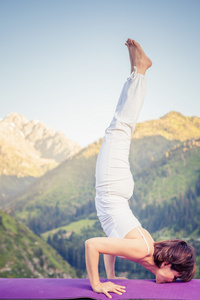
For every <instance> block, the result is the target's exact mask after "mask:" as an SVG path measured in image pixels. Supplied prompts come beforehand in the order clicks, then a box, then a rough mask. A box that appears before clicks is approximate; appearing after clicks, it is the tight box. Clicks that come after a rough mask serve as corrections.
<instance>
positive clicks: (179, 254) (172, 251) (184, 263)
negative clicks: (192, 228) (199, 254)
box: [153, 240, 196, 281]
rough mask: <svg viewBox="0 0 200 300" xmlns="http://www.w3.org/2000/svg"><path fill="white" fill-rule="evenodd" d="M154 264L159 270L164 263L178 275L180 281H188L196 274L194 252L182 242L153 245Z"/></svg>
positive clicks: (165, 242)
mask: <svg viewBox="0 0 200 300" xmlns="http://www.w3.org/2000/svg"><path fill="white" fill-rule="evenodd" d="M153 256H154V262H155V264H156V265H157V266H158V268H160V266H161V264H162V263H163V262H164V261H165V262H168V263H170V264H171V265H172V266H171V269H172V270H175V271H177V272H179V273H180V275H181V276H180V279H181V280H183V281H190V280H191V279H192V278H193V277H194V275H195V272H196V251H195V249H194V247H192V246H191V245H188V244H187V243H186V242H185V241H182V240H168V241H161V242H155V243H154V254H153Z"/></svg>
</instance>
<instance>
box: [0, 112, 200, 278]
mask: <svg viewBox="0 0 200 300" xmlns="http://www.w3.org/2000/svg"><path fill="white" fill-rule="evenodd" d="M161 119H162V120H160V119H159V120H153V121H151V122H150V123H149V122H145V123H142V124H138V125H139V126H138V127H136V132H135V134H134V136H133V139H132V142H131V148H130V166H131V171H132V173H133V178H134V181H135V187H134V195H133V197H132V198H131V199H130V206H131V208H132V209H133V211H134V214H135V215H136V216H137V217H138V218H139V220H140V222H141V223H142V225H143V226H144V227H145V228H147V229H148V230H149V231H150V232H151V233H152V234H153V237H154V238H155V239H156V240H160V239H169V238H176V237H177V238H178V237H180V238H184V239H185V238H186V239H188V240H189V241H190V242H191V243H192V244H193V245H195V246H196V248H197V253H198V255H200V253H199V242H200V241H199V233H200V222H199V214H200V175H199V174H200V130H199V128H200V125H199V124H200V122H199V118H196V117H194V118H188V117H184V116H182V115H180V114H178V113H175V112H171V113H170V114H168V115H166V116H164V117H163V118H161ZM183 122H185V124H184V128H185V129H184V130H185V135H184V137H183V136H182V135H183V132H182V128H180V126H182V123H183ZM138 128H139V129H138ZM149 128H152V132H153V133H152V134H149V135H148V132H149V131H148V130H149ZM188 136H189V137H190V138H189V139H188ZM173 137H174V138H173ZM184 138H185V139H184ZM101 143H102V139H100V140H99V141H97V142H95V143H93V144H91V145H89V146H88V147H86V148H85V149H82V150H81V151H80V152H79V153H77V154H76V155H74V156H72V157H70V158H69V159H67V160H66V161H65V162H63V163H62V164H60V165H59V166H58V167H56V168H55V169H53V170H50V171H48V172H47V173H46V174H44V175H43V176H42V177H40V178H38V179H36V180H35V181H34V182H33V183H32V184H31V185H30V186H29V187H27V188H25V189H24V190H23V192H21V193H20V194H18V196H17V197H10V198H9V199H8V201H7V203H5V204H4V210H6V211H7V212H9V214H10V215H12V216H14V217H15V218H17V219H19V220H21V221H22V222H24V223H25V224H26V225H27V226H28V227H29V228H30V229H31V230H32V231H33V232H34V233H36V234H37V235H41V236H42V238H43V239H44V240H45V241H47V242H48V243H49V244H50V245H51V246H52V247H54V248H55V249H56V250H57V251H58V252H59V253H60V255H61V256H63V258H64V259H65V260H66V261H67V262H69V264H70V265H71V266H73V267H75V268H76V270H77V272H78V273H77V274H78V276H85V262H84V241H85V240H86V239H87V238H89V237H93V236H101V235H103V232H102V229H101V227H100V224H99V221H98V219H97V216H96V211H95V205H94V197H95V165H96V159H97V155H98V152H99V149H100V146H101ZM199 267H200V260H199V257H198V267H197V275H196V276H199ZM116 268H117V271H118V272H127V273H126V275H127V276H129V277H130V278H135V277H137V278H145V277H146V278H147V277H148V278H150V277H151V276H152V275H151V274H150V273H148V272H147V271H146V270H144V269H141V267H139V266H137V265H135V264H132V263H131V264H130V263H129V262H127V261H125V260H121V259H118V260H117V262H116ZM100 270H101V272H102V274H103V272H104V271H103V270H104V268H103V261H102V258H101V262H100ZM121 275H122V274H121Z"/></svg>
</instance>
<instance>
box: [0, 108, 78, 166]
mask: <svg viewBox="0 0 200 300" xmlns="http://www.w3.org/2000/svg"><path fill="white" fill-rule="evenodd" d="M0 141H1V144H2V142H3V141H5V143H6V144H10V146H11V147H12V146H15V148H16V149H17V150H18V151H19V150H20V153H21V152H22V151H24V152H25V153H29V155H30V156H32V157H35V158H37V159H39V158H43V159H53V160H55V161H56V162H57V163H60V162H62V161H64V160H65V159H67V158H68V157H69V156H71V155H74V154H75V153H76V152H78V151H79V150H80V149H81V147H80V146H79V145H78V144H77V143H76V142H74V141H72V140H70V139H67V138H66V137H65V135H64V134H63V133H62V132H55V131H54V130H52V129H50V128H48V127H46V126H45V125H44V124H43V123H41V122H39V121H37V120H31V121H28V120H27V119H26V118H25V117H24V116H23V115H22V114H17V113H10V114H9V115H8V116H6V117H5V118H3V119H1V120H0Z"/></svg>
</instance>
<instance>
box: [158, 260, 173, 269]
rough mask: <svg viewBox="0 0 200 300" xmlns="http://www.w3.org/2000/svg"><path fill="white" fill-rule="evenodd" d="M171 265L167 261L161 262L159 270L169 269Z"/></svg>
mask: <svg viewBox="0 0 200 300" xmlns="http://www.w3.org/2000/svg"><path fill="white" fill-rule="evenodd" d="M171 265H172V264H170V263H169V262H168V261H163V262H162V264H161V266H160V268H164V267H166V266H169V267H170V268H171Z"/></svg>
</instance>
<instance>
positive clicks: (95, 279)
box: [85, 237, 146, 298]
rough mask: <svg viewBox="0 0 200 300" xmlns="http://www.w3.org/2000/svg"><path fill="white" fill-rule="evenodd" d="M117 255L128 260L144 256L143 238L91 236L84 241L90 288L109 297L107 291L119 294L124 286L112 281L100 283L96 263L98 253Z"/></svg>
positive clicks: (97, 261)
mask: <svg viewBox="0 0 200 300" xmlns="http://www.w3.org/2000/svg"><path fill="white" fill-rule="evenodd" d="M100 253H104V254H109V255H114V256H116V255H119V256H124V257H126V258H127V259H130V260H138V259H140V258H142V257H144V256H146V248H145V243H144V241H143V239H119V238H107V237H101V238H92V239H89V240H87V241H86V242H85V254H86V267H87V272H88V277H89V280H90V283H91V286H92V289H93V290H94V291H95V292H97V293H104V294H105V295H107V296H108V297H109V298H110V295H109V293H108V292H114V293H117V294H119V295H120V294H121V293H122V292H124V287H122V286H118V285H115V284H113V283H109V282H105V283H101V282H100V280H99V273H98V263H99V254H100Z"/></svg>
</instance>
